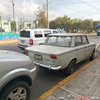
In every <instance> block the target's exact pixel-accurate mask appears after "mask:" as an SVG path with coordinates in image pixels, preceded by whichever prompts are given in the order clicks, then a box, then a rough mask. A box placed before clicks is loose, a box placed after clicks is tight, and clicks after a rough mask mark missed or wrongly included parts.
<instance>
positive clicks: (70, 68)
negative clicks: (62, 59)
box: [65, 60, 76, 76]
mask: <svg viewBox="0 0 100 100" xmlns="http://www.w3.org/2000/svg"><path fill="white" fill-rule="evenodd" d="M75 70H76V61H75V60H72V61H71V62H70V63H69V65H68V66H67V67H66V68H65V74H66V75H67V76H68V75H70V74H72V73H74V72H75Z"/></svg>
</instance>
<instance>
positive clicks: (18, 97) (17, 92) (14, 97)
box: [6, 87, 27, 100]
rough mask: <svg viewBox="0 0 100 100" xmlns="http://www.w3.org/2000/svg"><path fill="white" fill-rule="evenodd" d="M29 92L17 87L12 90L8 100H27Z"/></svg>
mask: <svg viewBox="0 0 100 100" xmlns="http://www.w3.org/2000/svg"><path fill="white" fill-rule="evenodd" d="M26 96H27V92H26V90H25V89H24V88H23V87H17V88H15V89H14V90H12V91H11V92H10V93H9V94H8V96H7V99H6V100H26Z"/></svg>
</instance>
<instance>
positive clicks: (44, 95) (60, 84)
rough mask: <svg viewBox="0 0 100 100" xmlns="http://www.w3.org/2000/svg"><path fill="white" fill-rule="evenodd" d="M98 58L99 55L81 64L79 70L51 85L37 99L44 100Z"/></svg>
mask: <svg viewBox="0 0 100 100" xmlns="http://www.w3.org/2000/svg"><path fill="white" fill-rule="evenodd" d="M99 59H100V57H98V58H96V59H95V60H93V61H91V62H90V63H88V64H86V65H85V66H83V67H82V68H80V69H79V70H77V71H76V72H75V73H73V74H71V75H70V76H68V77H67V78H65V79H63V80H62V81H60V82H59V83H58V84H57V85H55V86H54V87H52V88H51V89H50V90H48V91H47V92H45V93H44V94H42V95H41V96H40V97H39V98H38V100H45V99H46V98H47V97H49V96H50V95H52V94H53V92H55V91H56V90H57V89H59V88H60V87H61V86H63V85H65V84H67V83H68V82H69V81H71V80H72V79H74V78H75V77H76V76H78V75H79V74H80V73H81V72H82V71H84V70H85V69H86V68H88V67H89V66H91V65H92V64H94V63H95V62H97V61H98V60H99Z"/></svg>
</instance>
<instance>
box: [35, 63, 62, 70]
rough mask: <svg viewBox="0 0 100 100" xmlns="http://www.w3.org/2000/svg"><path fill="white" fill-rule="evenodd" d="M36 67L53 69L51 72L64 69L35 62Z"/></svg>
mask: <svg viewBox="0 0 100 100" xmlns="http://www.w3.org/2000/svg"><path fill="white" fill-rule="evenodd" d="M34 65H36V66H41V67H45V68H48V69H51V70H60V69H61V68H62V66H57V67H54V66H51V65H49V66H48V65H44V64H40V63H36V62H34Z"/></svg>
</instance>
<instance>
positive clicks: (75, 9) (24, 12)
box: [0, 0, 100, 21]
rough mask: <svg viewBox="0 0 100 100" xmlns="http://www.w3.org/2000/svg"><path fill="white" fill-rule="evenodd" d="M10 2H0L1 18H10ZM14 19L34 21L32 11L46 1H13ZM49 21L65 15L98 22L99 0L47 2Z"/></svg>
mask: <svg viewBox="0 0 100 100" xmlns="http://www.w3.org/2000/svg"><path fill="white" fill-rule="evenodd" d="M11 1H12V0H0V15H1V16H2V18H8V16H12V12H13V7H12V2H11ZM14 2H15V6H14V8H15V16H16V18H22V17H24V18H25V19H27V18H28V19H34V11H37V10H38V7H41V8H43V5H44V4H45V5H46V0H14ZM48 2H49V20H53V19H55V18H56V17H62V16H64V15H67V16H68V17H70V18H78V19H87V18H92V19H93V20H98V21H99V20H100V0H48Z"/></svg>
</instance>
